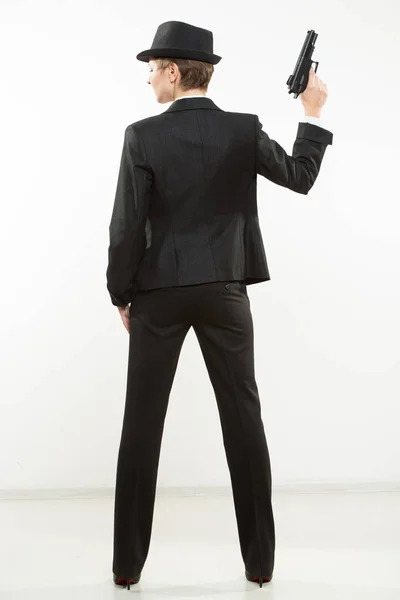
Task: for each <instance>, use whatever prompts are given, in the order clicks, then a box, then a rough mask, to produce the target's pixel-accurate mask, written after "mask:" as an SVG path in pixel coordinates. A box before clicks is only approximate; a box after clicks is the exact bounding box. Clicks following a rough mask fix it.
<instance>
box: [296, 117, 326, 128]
mask: <svg viewBox="0 0 400 600" xmlns="http://www.w3.org/2000/svg"><path fill="white" fill-rule="evenodd" d="M300 123H312V124H313V125H318V127H323V128H324V129H328V128H327V126H326V123H325V121H324V120H323V119H321V118H320V117H311V116H309V117H303V118H302V119H301V120H300Z"/></svg>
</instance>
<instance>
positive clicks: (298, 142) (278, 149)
mask: <svg viewBox="0 0 400 600" xmlns="http://www.w3.org/2000/svg"><path fill="white" fill-rule="evenodd" d="M255 117H256V119H255V127H256V170H257V173H258V174H259V175H263V176H264V177H266V178H267V179H269V180H270V181H273V182H274V183H276V184H277V185H281V186H283V187H286V188H289V189H290V190H293V191H294V192H298V193H299V194H305V195H307V194H308V192H309V191H310V189H311V188H312V186H313V185H314V183H315V180H316V179H317V176H318V173H319V170H320V167H321V163H322V159H323V157H324V154H325V150H326V148H327V146H328V145H329V144H330V145H332V142H333V134H332V133H331V132H330V131H328V130H327V129H324V128H323V127H319V126H318V125H314V124H312V123H299V125H298V129H297V137H296V139H295V141H294V144H293V151H292V155H291V156H290V155H288V154H287V153H286V152H285V150H284V148H282V146H280V145H279V144H278V142H276V141H275V140H273V139H271V138H270V137H269V136H268V134H267V133H266V132H265V131H263V129H262V123H260V120H259V118H258V116H257V115H255Z"/></svg>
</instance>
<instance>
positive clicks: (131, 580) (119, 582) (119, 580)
mask: <svg viewBox="0 0 400 600" xmlns="http://www.w3.org/2000/svg"><path fill="white" fill-rule="evenodd" d="M140 575H141V573H139V575H136V576H135V575H134V576H133V577H132V578H129V579H124V578H123V577H117V575H116V574H115V573H113V580H114V583H115V584H116V585H121V586H122V587H125V586H126V587H127V588H128V590H130V589H131V583H139V581H140Z"/></svg>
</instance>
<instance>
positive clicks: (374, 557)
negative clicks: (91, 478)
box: [0, 492, 400, 600]
mask: <svg viewBox="0 0 400 600" xmlns="http://www.w3.org/2000/svg"><path fill="white" fill-rule="evenodd" d="M273 506H274V514H275V526H276V542H277V544H276V554H275V569H274V578H273V580H272V582H271V583H266V584H264V586H263V588H262V589H260V588H259V586H258V584H256V583H251V582H249V581H247V580H246V579H245V577H244V565H243V562H242V557H241V554H240V548H239V539H238V535H237V529H236V520H235V514H234V508H233V499H232V497H231V496H215V497H210V496H192V497H166V496H164V497H163V496H161V495H160V496H157V498H156V505H155V512H154V521H153V531H152V539H151V545H150V550H149V555H148V557H147V561H146V564H145V566H144V568H143V571H142V578H141V580H140V582H139V583H138V584H135V585H132V587H131V589H130V591H128V590H127V589H126V588H119V587H116V586H115V585H114V583H113V581H112V573H111V563H112V534H113V531H112V520H113V499H112V498H111V499H110V498H106V499H101V500H99V499H66V500H48V499H46V500H2V501H0V531H1V538H0V548H1V549H0V598H1V599H9V598H10V599H19V598H21V599H22V598H24V599H27V598H29V599H31V600H32V599H37V600H39V599H40V600H47V599H49V600H50V599H52V600H57V599H59V598H63V599H64V598H65V599H68V600H81V599H82V600H83V599H96V600H105V599H109V598H116V597H118V598H129V596H128V595H127V594H132V595H133V594H135V595H136V597H137V598H144V599H146V600H156V599H157V600H159V599H175V598H177V599H179V600H186V599H189V598H191V599H193V598H195V599H196V600H197V599H198V598H207V599H211V598H212V599H218V600H226V599H229V600H239V599H240V600H242V599H244V598H255V597H258V596H253V594H259V595H261V596H263V597H265V598H270V599H274V600H278V599H279V600H289V599H290V600H292V599H293V600H295V599H296V600H303V599H304V600H389V599H390V600H400V494H399V493H398V492H371V493H362V492H356V493H349V492H348V493H326V494H308V493H298V494H293V493H286V492H275V493H273Z"/></svg>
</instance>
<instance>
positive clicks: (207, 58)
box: [136, 48, 222, 65]
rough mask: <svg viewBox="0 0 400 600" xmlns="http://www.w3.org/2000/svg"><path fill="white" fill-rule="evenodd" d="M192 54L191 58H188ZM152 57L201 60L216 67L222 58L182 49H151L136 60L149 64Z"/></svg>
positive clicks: (137, 56)
mask: <svg viewBox="0 0 400 600" xmlns="http://www.w3.org/2000/svg"><path fill="white" fill-rule="evenodd" d="M188 54H190V56H188ZM150 56H155V57H156V58H186V59H192V60H201V61H204V62H209V63H211V64H212V65H216V64H218V63H219V61H220V60H221V58H222V57H221V56H218V54H208V53H207V52H200V51H198V50H190V52H189V51H188V50H186V51H185V50H182V49H181V48H150V49H149V50H143V51H142V52H139V54H137V55H136V58H137V59H138V60H140V61H142V62H149V60H150Z"/></svg>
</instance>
